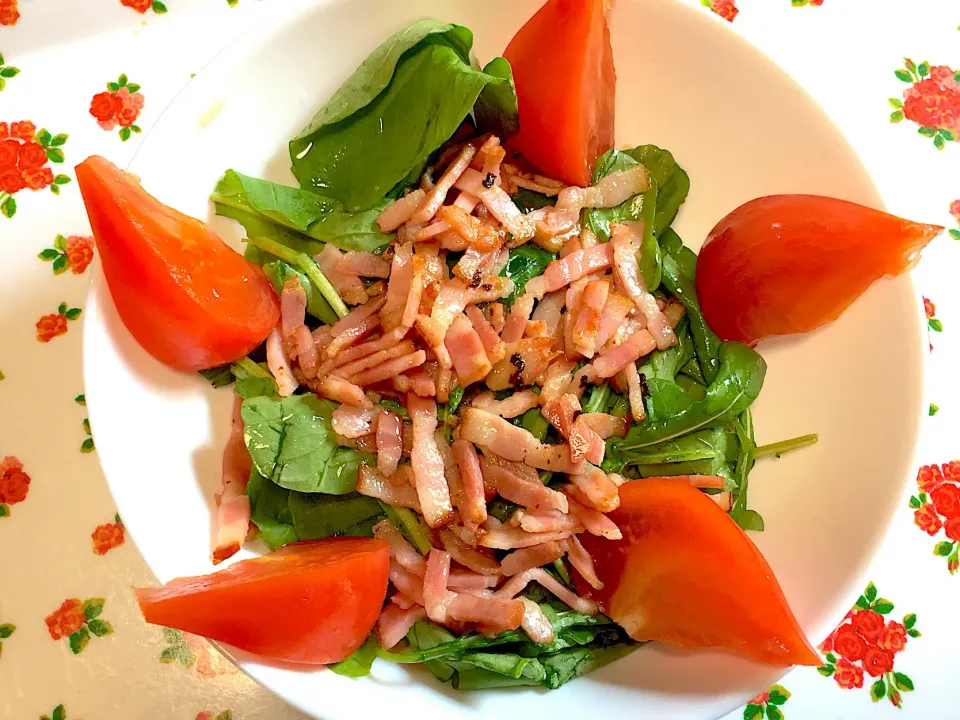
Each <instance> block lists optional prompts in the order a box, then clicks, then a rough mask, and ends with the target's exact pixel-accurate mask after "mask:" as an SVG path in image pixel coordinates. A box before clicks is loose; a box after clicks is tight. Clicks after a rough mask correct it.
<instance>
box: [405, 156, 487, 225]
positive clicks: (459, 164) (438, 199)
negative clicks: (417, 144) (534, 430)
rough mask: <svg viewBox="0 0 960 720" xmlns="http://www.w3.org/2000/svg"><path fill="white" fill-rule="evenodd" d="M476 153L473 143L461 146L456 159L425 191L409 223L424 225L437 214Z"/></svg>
mask: <svg viewBox="0 0 960 720" xmlns="http://www.w3.org/2000/svg"><path fill="white" fill-rule="evenodd" d="M476 154H477V148H475V147H474V146H473V145H469V144H467V145H464V146H463V149H462V150H460V154H459V155H458V156H457V159H456V160H454V161H453V162H452V163H450V165H449V166H448V167H447V169H446V171H445V172H444V173H443V175H442V176H441V177H440V179H439V180H438V181H437V183H436V185H434V186H433V187H432V188H430V192H428V193H427V195H426V197H425V198H424V199H423V202H422V203H420V207H418V208H417V209H416V210H415V211H414V213H413V215H411V216H410V222H411V223H414V224H415V225H424V224H426V223H428V222H429V221H430V220H432V219H433V216H434V215H436V214H437V210H439V209H440V206H441V205H443V201H444V200H446V198H447V193H448V192H450V190H451V189H452V188H453V185H454V183H456V182H457V180H459V179H460V176H461V175H462V174H463V171H464V170H466V169H467V168H468V167H469V166H470V161H471V160H473V156H474V155H476Z"/></svg>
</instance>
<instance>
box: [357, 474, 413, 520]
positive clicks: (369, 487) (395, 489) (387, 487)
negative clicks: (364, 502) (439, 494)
mask: <svg viewBox="0 0 960 720" xmlns="http://www.w3.org/2000/svg"><path fill="white" fill-rule="evenodd" d="M398 472H399V471H398ZM357 492H358V493H360V494H361V495H366V496H367V497H372V498H377V499H378V500H383V501H384V502H385V503H387V505H396V506H397V507H405V508H410V509H411V510H416V511H417V512H420V498H419V497H418V496H417V491H416V490H415V489H414V488H412V487H411V486H410V485H400V486H397V485H393V484H392V483H390V482H388V481H387V479H386V478H385V477H383V475H381V474H380V473H379V472H378V471H377V470H375V469H374V468H372V467H370V466H368V465H361V466H360V472H359V473H358V474H357Z"/></svg>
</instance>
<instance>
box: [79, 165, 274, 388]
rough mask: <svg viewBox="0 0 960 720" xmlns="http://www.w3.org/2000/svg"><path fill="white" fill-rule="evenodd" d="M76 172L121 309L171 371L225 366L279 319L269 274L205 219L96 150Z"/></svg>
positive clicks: (142, 341) (260, 339)
mask: <svg viewBox="0 0 960 720" xmlns="http://www.w3.org/2000/svg"><path fill="white" fill-rule="evenodd" d="M77 181H78V182H79V184H80V192H81V193H82V194H83V202H84V204H85V205H86V206H87V215H88V216H89V218H90V226H91V227H92V228H93V236H94V239H95V240H96V243H97V250H98V251H99V253H100V259H101V262H102V263H103V274H104V275H105V276H106V279H107V285H108V286H109V288H110V294H111V295H112V296H113V301H114V303H115V304H116V306H117V311H118V312H119V314H120V318H121V319H122V320H123V324H124V325H126V326H127V329H128V330H129V331H130V333H131V334H132V335H133V336H134V338H136V340H137V342H138V343H140V345H141V346H142V347H143V349H144V350H146V351H147V352H148V353H150V354H151V355H153V356H154V357H155V358H156V359H157V360H159V361H160V362H162V363H164V364H165V365H169V366H170V367H172V368H174V369H176V370H202V369H204V368H210V367H216V366H217V365H224V364H226V363H230V362H233V361H234V360H239V359H240V358H242V357H243V356H245V355H247V354H248V353H249V352H250V351H251V350H253V349H254V348H255V347H257V346H258V345H259V344H260V343H261V342H263V340H264V338H266V336H267V335H268V334H269V333H270V330H271V329H272V328H273V327H275V326H276V324H277V321H278V320H279V318H280V304H279V301H278V300H277V296H276V293H274V291H273V287H272V286H271V285H270V281H269V280H268V279H267V277H266V276H265V275H264V274H263V271H262V270H261V269H260V268H259V267H257V266H256V265H254V264H252V263H250V262H248V261H247V260H245V259H244V258H243V256H241V255H240V254H238V253H237V252H236V251H234V250H233V249H231V248H230V247H228V246H227V245H226V244H225V243H224V242H223V241H222V240H221V239H220V238H218V237H217V236H216V235H214V234H213V233H212V232H210V230H209V229H207V226H206V225H205V224H204V223H202V222H200V221H199V220H195V219H194V218H191V217H188V216H186V215H184V214H182V213H180V212H177V211H176V210H174V209H173V208H169V207H167V206H166V205H164V204H163V203H161V202H160V201H159V200H157V199H156V198H154V197H152V196H151V195H148V194H147V193H146V191H144V189H143V188H142V187H140V181H139V180H138V179H137V178H136V177H134V176H133V175H130V174H129V173H125V172H123V171H122V170H121V169H120V168H118V167H117V166H116V165H114V164H113V163H111V162H110V161H109V160H106V159H104V158H102V157H98V156H96V155H95V156H93V157H89V158H87V159H86V160H84V161H83V162H82V163H80V164H79V165H78V166H77Z"/></svg>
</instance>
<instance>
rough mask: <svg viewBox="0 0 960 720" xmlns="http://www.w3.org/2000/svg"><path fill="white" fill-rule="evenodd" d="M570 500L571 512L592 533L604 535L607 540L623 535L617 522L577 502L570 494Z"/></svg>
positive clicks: (619, 537) (617, 538) (616, 538)
mask: <svg viewBox="0 0 960 720" xmlns="http://www.w3.org/2000/svg"><path fill="white" fill-rule="evenodd" d="M568 501H569V503H570V514H571V515H573V516H574V517H576V518H577V520H579V521H580V522H581V523H582V524H583V527H584V528H585V529H586V531H587V532H588V533H590V534H591V535H597V536H598V537H604V538H606V539H607V540H619V539H621V538H622V537H623V534H622V533H621V532H620V528H618V527H617V525H616V523H614V522H613V520H611V519H610V518H608V517H607V516H606V515H604V514H603V513H601V512H598V511H596V510H594V509H593V508H588V507H587V506H586V505H583V504H581V503H579V502H577V501H576V500H575V499H574V498H572V497H569V494H568Z"/></svg>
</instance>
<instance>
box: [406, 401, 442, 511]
mask: <svg viewBox="0 0 960 720" xmlns="http://www.w3.org/2000/svg"><path fill="white" fill-rule="evenodd" d="M407 412H409V413H410V419H411V420H412V421H413V449H412V450H411V451H410V461H411V463H412V465H413V474H414V478H415V480H416V485H417V496H418V497H419V498H420V506H421V507H422V508H423V518H424V520H426V521H427V525H429V526H430V527H432V528H434V527H440V526H442V525H446V524H447V523H448V522H450V519H451V517H452V515H453V506H452V505H451V503H450V488H449V486H448V485H447V480H446V476H445V475H444V466H443V457H442V456H441V455H440V450H439V449H438V448H437V441H436V438H435V437H434V431H435V430H436V429H437V404H436V403H435V402H434V401H433V400H432V399H428V398H420V397H417V396H416V395H412V394H411V395H407Z"/></svg>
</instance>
